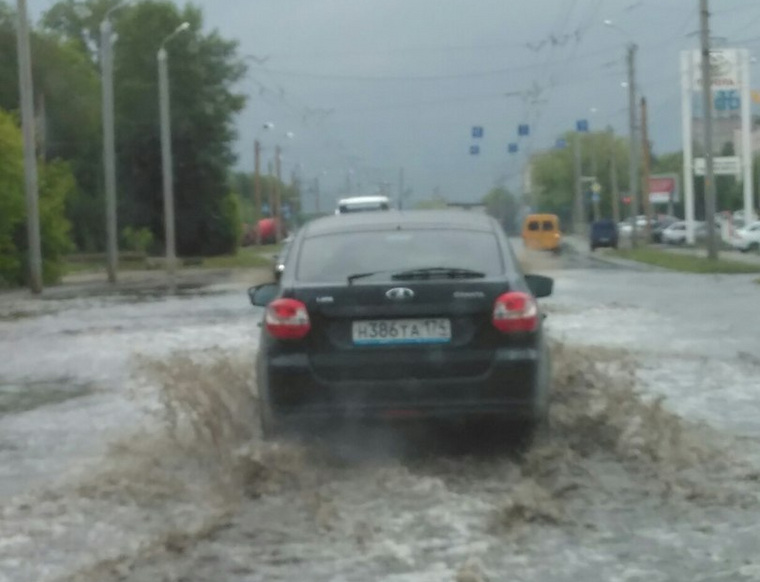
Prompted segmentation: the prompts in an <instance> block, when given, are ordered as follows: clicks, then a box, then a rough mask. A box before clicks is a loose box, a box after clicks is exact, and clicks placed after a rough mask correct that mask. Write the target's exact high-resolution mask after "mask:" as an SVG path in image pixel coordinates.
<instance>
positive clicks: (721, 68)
mask: <svg viewBox="0 0 760 582" xmlns="http://www.w3.org/2000/svg"><path fill="white" fill-rule="evenodd" d="M693 58H694V60H693V62H694V87H693V89H694V91H700V90H701V89H702V53H701V52H700V51H698V50H695V51H694V57H693ZM710 67H711V69H712V70H711V72H712V83H711V85H712V87H713V89H738V88H739V87H740V86H741V76H740V70H739V53H738V51H737V50H736V49H713V50H711V51H710Z"/></svg>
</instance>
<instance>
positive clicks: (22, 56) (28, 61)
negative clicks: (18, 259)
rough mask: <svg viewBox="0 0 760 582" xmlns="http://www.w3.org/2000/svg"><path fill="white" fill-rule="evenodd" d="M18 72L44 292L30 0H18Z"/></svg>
mask: <svg viewBox="0 0 760 582" xmlns="http://www.w3.org/2000/svg"><path fill="white" fill-rule="evenodd" d="M17 42H18V76H19V88H20V93H21V95H20V97H21V125H22V130H23V134H24V175H25V186H26V224H27V226H26V229H27V236H28V240H29V288H30V290H31V291H32V293H35V294H37V293H42V243H41V238H40V216H39V212H40V211H39V183H38V178H37V153H36V147H35V139H36V136H35V130H34V85H33V83H32V54H31V53H32V51H31V49H30V47H29V20H28V17H27V12H26V0H18V39H17Z"/></svg>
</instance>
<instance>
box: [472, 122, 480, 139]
mask: <svg viewBox="0 0 760 582" xmlns="http://www.w3.org/2000/svg"><path fill="white" fill-rule="evenodd" d="M472 137H474V138H475V139H480V138H481V137H483V128H482V127H481V126H480V125H475V126H473V128H472Z"/></svg>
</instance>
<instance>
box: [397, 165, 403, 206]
mask: <svg viewBox="0 0 760 582" xmlns="http://www.w3.org/2000/svg"><path fill="white" fill-rule="evenodd" d="M398 207H399V210H401V209H403V208H404V168H400V169H399V171H398Z"/></svg>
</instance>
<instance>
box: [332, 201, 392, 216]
mask: <svg viewBox="0 0 760 582" xmlns="http://www.w3.org/2000/svg"><path fill="white" fill-rule="evenodd" d="M339 210H340V213H341V214H348V213H349V212H371V211H373V210H389V207H388V204H387V203H386V202H359V203H352V204H341V205H340V209H339Z"/></svg>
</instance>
